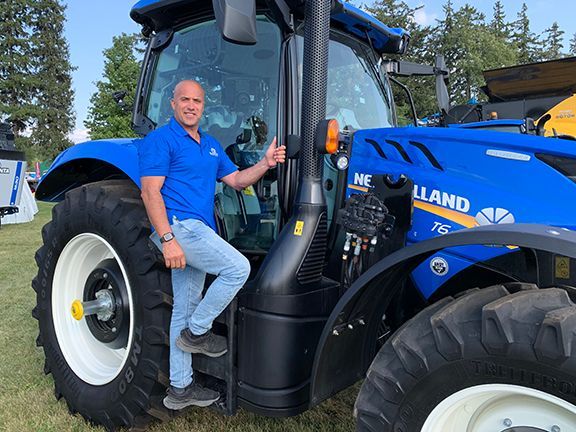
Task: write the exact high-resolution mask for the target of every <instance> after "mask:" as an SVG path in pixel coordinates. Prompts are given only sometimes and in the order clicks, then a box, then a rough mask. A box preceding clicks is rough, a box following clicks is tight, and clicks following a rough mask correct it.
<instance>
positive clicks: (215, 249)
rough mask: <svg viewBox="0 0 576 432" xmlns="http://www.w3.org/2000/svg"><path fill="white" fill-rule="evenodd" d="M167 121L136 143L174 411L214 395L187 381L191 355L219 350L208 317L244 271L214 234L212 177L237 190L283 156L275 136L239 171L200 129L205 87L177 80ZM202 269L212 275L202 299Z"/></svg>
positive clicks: (240, 259)
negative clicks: (166, 321)
mask: <svg viewBox="0 0 576 432" xmlns="http://www.w3.org/2000/svg"><path fill="white" fill-rule="evenodd" d="M171 105H172V110H173V111H174V116H173V117H172V118H171V119H170V122H169V124H167V125H165V126H162V127H160V128H158V129H156V130H155V131H153V132H151V133H150V134H148V136H146V138H145V139H144V140H143V141H142V142H141V143H140V145H139V148H138V155H139V163H140V180H141V183H142V200H143V201H144V205H145V207H146V212H147V213H148V217H149V219H150V222H151V223H152V226H153V227H154V230H155V232H154V234H153V235H152V236H151V238H152V240H154V242H155V243H156V244H157V245H158V247H159V248H161V250H162V253H163V255H164V261H165V263H166V267H168V268H169V269H172V289H173V293H174V306H173V310H172V320H171V323H170V388H169V390H168V393H167V396H166V398H165V399H164V405H165V406H166V407H167V408H169V409H173V410H180V409H182V408H185V407H187V406H189V405H197V406H208V405H210V404H212V403H213V402H215V401H216V400H218V398H219V397H220V395H219V394H218V393H217V392H215V391H213V390H210V389H206V388H204V387H201V386H200V385H198V384H197V383H195V382H194V381H193V371H192V358H191V354H192V353H198V354H204V355H207V356H211V357H218V356H221V355H224V354H225V353H226V351H227V342H226V339H225V338H223V337H222V336H217V335H215V334H214V333H212V331H211V328H212V323H213V321H214V319H215V318H216V317H217V316H218V315H220V313H221V312H222V311H223V310H224V309H225V308H226V306H228V304H230V302H231V301H232V299H233V298H234V296H235V295H236V293H237V292H238V291H239V290H240V288H242V286H243V285H244V283H245V282H246V280H247V279H248V276H249V274H250V263H249V262H248V260H247V259H246V257H244V256H243V255H242V254H241V253H240V252H238V251H237V250H236V249H234V247H232V246H231V245H230V244H228V243H227V242H226V241H225V240H223V239H222V238H221V237H219V236H218V234H216V232H215V231H216V224H215V221H214V193H215V188H216V181H223V182H224V183H226V184H227V185H228V186H230V187H232V188H234V189H236V190H242V189H244V188H246V187H248V186H250V185H252V184H254V183H256V182H257V181H258V180H259V179H260V178H261V177H262V176H263V175H264V174H265V173H266V171H268V170H269V169H270V168H273V167H275V166H276V164H277V163H283V162H284V161H285V155H286V150H285V147H284V146H282V147H276V138H274V139H273V140H272V143H271V144H270V146H269V147H268V149H267V150H266V153H265V154H264V157H263V158H262V160H260V161H259V162H258V163H256V164H255V165H253V166H252V167H250V168H247V169H244V170H242V171H238V169H237V167H236V166H235V165H234V164H233V163H232V161H231V160H230V159H229V158H228V156H227V155H226V153H225V152H224V150H223V148H222V146H221V145H220V143H219V142H218V141H217V140H216V139H214V138H213V137H211V136H210V135H208V134H206V133H205V132H203V131H202V130H201V129H200V128H199V123H200V119H201V118H202V113H203V111H204V90H203V89H202V86H201V85H200V84H199V83H197V82H196V81H191V80H186V81H181V82H180V83H178V84H177V85H176V87H175V88H174V97H173V99H172V101H171ZM206 273H210V274H213V275H217V278H216V280H215V281H214V282H213V283H212V284H211V285H210V287H209V288H208V290H207V291H206V295H205V296H204V297H202V290H203V288H204V280H205V277H206Z"/></svg>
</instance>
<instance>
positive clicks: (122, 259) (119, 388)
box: [32, 180, 172, 430]
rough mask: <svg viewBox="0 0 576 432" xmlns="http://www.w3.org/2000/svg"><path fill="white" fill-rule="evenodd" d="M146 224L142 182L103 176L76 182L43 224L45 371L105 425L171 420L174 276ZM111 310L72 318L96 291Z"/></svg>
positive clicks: (38, 311)
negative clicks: (168, 392)
mask: <svg viewBox="0 0 576 432" xmlns="http://www.w3.org/2000/svg"><path fill="white" fill-rule="evenodd" d="M149 234H150V225H149V222H148V220H147V217H146V212H145V210H144V207H143V204H142V201H141V200H140V197H139V190H138V188H137V187H136V186H135V185H134V184H132V183H131V182H130V181H127V180H121V181H102V182H97V183H92V184H88V185H85V186H82V187H80V188H77V189H74V190H72V191H70V192H68V193H67V194H66V197H65V200H64V201H62V202H61V203H59V204H57V205H56V206H55V207H54V209H53V213H52V221H51V222H49V223H48V224H47V225H46V226H45V227H44V228H43V230H42V237H43V241H44V245H43V246H42V247H41V248H40V249H39V250H38V252H37V254H36V262H37V264H38V268H39V270H38V275H37V277H36V278H35V279H34V281H33V283H32V286H33V288H34V290H35V291H36V292H37V306H36V308H34V311H33V313H32V314H33V316H34V317H35V318H37V319H38V326H39V335H38V339H37V344H38V345H39V346H42V347H43V348H44V353H45V356H46V361H45V366H44V370H45V372H46V373H52V376H53V378H54V388H55V395H56V397H57V398H58V399H60V398H61V397H63V398H64V399H65V400H66V403H67V404H68V407H69V409H70V411H71V412H78V413H80V414H81V415H83V416H84V417H85V418H86V419H88V420H89V421H92V422H95V423H98V424H102V425H104V426H105V427H106V428H107V429H108V430H115V429H116V428H118V427H130V428H133V427H141V426H143V425H145V424H146V423H148V422H149V421H150V420H152V419H153V418H154V417H157V418H162V419H168V418H169V417H170V414H169V412H168V411H167V410H166V409H165V408H164V407H163V406H162V402H161V398H162V396H163V395H164V392H165V388H166V386H167V385H168V381H167V371H168V343H169V339H168V329H169V323H170V315H171V302H172V295H171V283H170V274H169V272H167V271H166V269H165V268H163V266H162V265H161V262H160V261H159V260H158V258H157V255H156V252H155V249H154V246H153V245H152V244H151V242H150V241H149V239H148V235H149ZM101 291H102V292H106V295H107V296H108V297H109V298H111V299H112V301H111V303H110V304H111V305H112V306H110V310H111V311H112V310H113V312H111V313H106V314H105V313H103V314H102V315H98V316H97V315H91V316H84V317H83V318H82V319H80V320H76V319H75V318H73V316H72V314H71V312H70V309H71V305H72V302H74V300H80V301H84V302H85V301H90V300H95V299H96V298H97V296H96V294H97V293H99V292H101Z"/></svg>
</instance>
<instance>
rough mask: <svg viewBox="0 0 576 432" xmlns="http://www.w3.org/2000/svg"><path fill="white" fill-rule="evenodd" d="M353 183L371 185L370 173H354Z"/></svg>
mask: <svg viewBox="0 0 576 432" xmlns="http://www.w3.org/2000/svg"><path fill="white" fill-rule="evenodd" d="M354 184H355V185H359V186H365V187H372V174H364V173H354Z"/></svg>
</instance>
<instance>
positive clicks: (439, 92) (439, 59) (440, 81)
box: [434, 55, 450, 113]
mask: <svg viewBox="0 0 576 432" xmlns="http://www.w3.org/2000/svg"><path fill="white" fill-rule="evenodd" d="M434 69H435V75H436V97H437V98H438V108H440V111H441V112H443V113H447V112H448V110H450V96H449V95H448V87H447V85H446V84H447V81H448V70H447V69H446V63H445V62H444V56H442V55H437V56H436V64H435V67H434Z"/></svg>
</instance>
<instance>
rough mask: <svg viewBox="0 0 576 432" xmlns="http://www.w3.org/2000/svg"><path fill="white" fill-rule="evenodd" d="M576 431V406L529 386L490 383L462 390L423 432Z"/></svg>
mask: <svg viewBox="0 0 576 432" xmlns="http://www.w3.org/2000/svg"><path fill="white" fill-rule="evenodd" d="M513 427H516V428H520V427H524V428H530V427H531V428H535V429H541V430H545V431H550V432H569V431H576V407H575V406H574V405H572V404H570V403H568V402H566V401H564V400H562V399H560V398H558V397H556V396H552V395H550V394H548V393H544V392H542V391H539V390H534V389H531V388H527V387H521V386H515V385H506V384H486V385H480V386H474V387H470V388H467V389H464V390H460V391H459V392H457V393H454V394H453V395H451V396H449V397H447V398H446V399H444V400H443V401H442V402H441V403H440V404H438V405H437V406H436V408H434V410H432V412H431V413H430V415H429V416H428V418H427V419H426V422H425V423H424V426H423V427H422V431H421V432H501V431H505V430H507V429H510V428H513Z"/></svg>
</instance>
